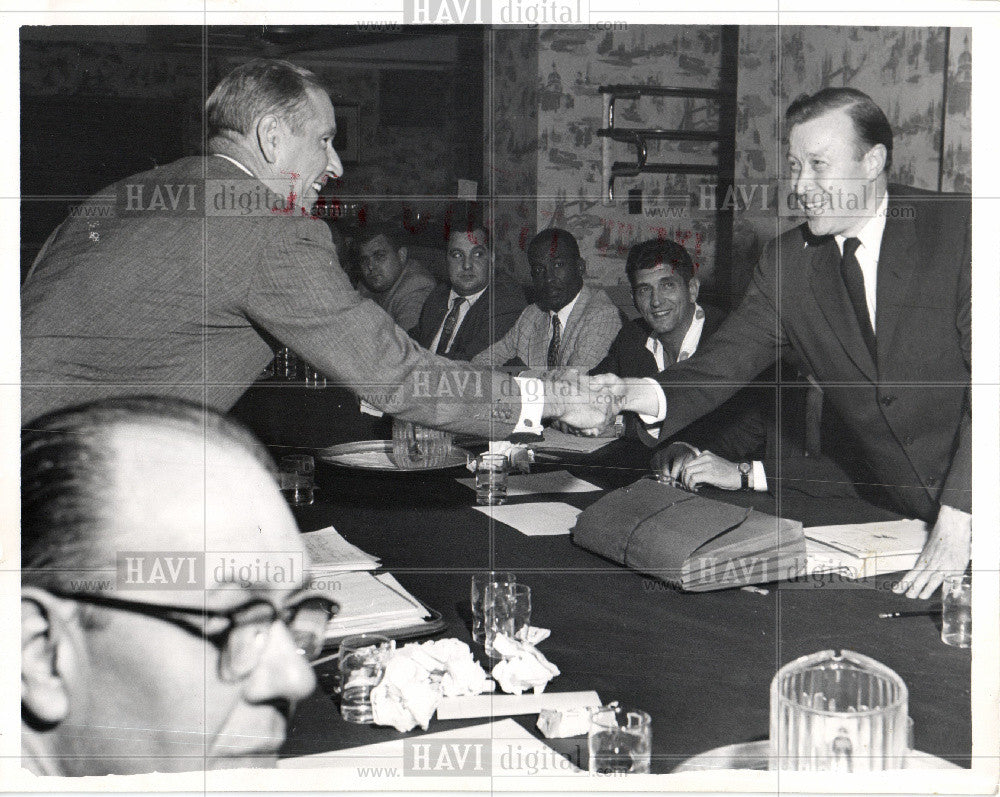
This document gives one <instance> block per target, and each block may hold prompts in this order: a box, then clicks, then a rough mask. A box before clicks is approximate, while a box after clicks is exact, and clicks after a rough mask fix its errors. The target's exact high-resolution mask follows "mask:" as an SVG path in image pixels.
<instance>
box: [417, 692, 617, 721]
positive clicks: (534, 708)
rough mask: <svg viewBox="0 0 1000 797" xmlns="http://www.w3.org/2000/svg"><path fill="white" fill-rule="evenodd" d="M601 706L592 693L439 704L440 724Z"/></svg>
mask: <svg viewBox="0 0 1000 797" xmlns="http://www.w3.org/2000/svg"><path fill="white" fill-rule="evenodd" d="M600 705H602V704H601V698H599V697H598V696H597V692H594V691H593V690H591V691H589V692H542V694H540V695H536V694H533V693H531V692H527V693H525V694H523V695H497V694H489V693H488V694H484V695H469V696H467V697H445V698H442V700H441V702H440V703H438V709H437V718H438V719H439V720H464V719H470V718H473V717H505V716H511V715H514V714H537V713H538V712H540V711H541V710H542V709H543V708H551V709H560V710H565V709H569V708H590V707H595V708H596V707H597V706H600Z"/></svg>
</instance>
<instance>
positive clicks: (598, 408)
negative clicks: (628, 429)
mask: <svg viewBox="0 0 1000 797" xmlns="http://www.w3.org/2000/svg"><path fill="white" fill-rule="evenodd" d="M542 379H543V380H544V384H545V410H544V411H543V413H542V418H543V420H545V421H547V422H552V421H560V422H561V423H562V424H563V425H564V426H565V427H573V429H574V430H576V431H577V432H578V433H579V434H583V435H587V436H591V437H593V436H596V435H597V434H599V433H600V432H601V430H602V429H605V428H606V427H608V426H609V425H610V424H611V423H613V422H614V419H615V415H617V414H618V412H619V410H620V408H621V404H622V396H623V394H624V391H625V386H624V383H623V382H622V380H621V379H619V378H618V377H617V376H614V375H612V374H605V375H603V376H593V377H591V376H586V375H581V374H580V373H579V371H577V370H576V369H573V368H561V369H558V370H557V371H552V372H547V373H545V374H543V376H542Z"/></svg>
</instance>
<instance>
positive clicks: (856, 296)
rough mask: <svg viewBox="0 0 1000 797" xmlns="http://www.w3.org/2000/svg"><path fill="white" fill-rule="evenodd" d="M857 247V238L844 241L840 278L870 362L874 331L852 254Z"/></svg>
mask: <svg viewBox="0 0 1000 797" xmlns="http://www.w3.org/2000/svg"><path fill="white" fill-rule="evenodd" d="M859 246H861V241H859V240H858V239H857V238H847V239H845V240H844V254H843V256H842V257H841V258H840V276H841V277H842V278H843V280H844V286H845V287H846V288H847V295H848V297H849V298H850V300H851V304H852V305H853V306H854V315H855V316H856V317H857V319H858V325H859V326H860V327H861V337H862V338H864V340H865V346H867V347H868V352H869V353H870V354H871V356H872V360H876V356H875V352H876V348H875V330H874V329H872V322H871V316H869V315H868V302H867V301H866V300H865V278H864V276H863V275H862V273H861V265H860V264H859V263H858V258H857V256H856V255H855V254H854V253H855V252H857V251H858V247H859ZM876 362H877V360H876Z"/></svg>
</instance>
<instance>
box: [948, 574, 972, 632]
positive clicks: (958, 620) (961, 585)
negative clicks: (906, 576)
mask: <svg viewBox="0 0 1000 797" xmlns="http://www.w3.org/2000/svg"><path fill="white" fill-rule="evenodd" d="M941 641H942V642H944V643H945V644H946V645H951V646H952V647H956V648H967V647H969V646H971V645H972V576H965V575H961V574H955V575H950V576H945V579H944V583H943V584H942V585H941Z"/></svg>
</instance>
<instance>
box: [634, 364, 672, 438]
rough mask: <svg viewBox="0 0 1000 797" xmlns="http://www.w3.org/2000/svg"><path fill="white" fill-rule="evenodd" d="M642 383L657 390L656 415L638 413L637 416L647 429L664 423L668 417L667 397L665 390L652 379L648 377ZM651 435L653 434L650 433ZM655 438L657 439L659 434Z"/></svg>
mask: <svg viewBox="0 0 1000 797" xmlns="http://www.w3.org/2000/svg"><path fill="white" fill-rule="evenodd" d="M642 381H643V382H644V383H645V384H647V385H650V386H652V387H655V388H656V415H643V414H642V413H641V412H638V413H636V415H638V416H639V420H640V421H642V422H643V423H644V424H646V426H647V427H648V426H650V425H651V424H654V423H663V420H664V419H665V418H666V417H667V397H666V396H665V395H663V388H662V387H660V383H659V382H657V381H656V380H655V379H653V378H652V377H646V378H645V379H643V380H642ZM647 431H648V429H647ZM650 434H653V433H652V432H650ZM653 436H654V437H657V436H659V433H657V434H656V435H653Z"/></svg>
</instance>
